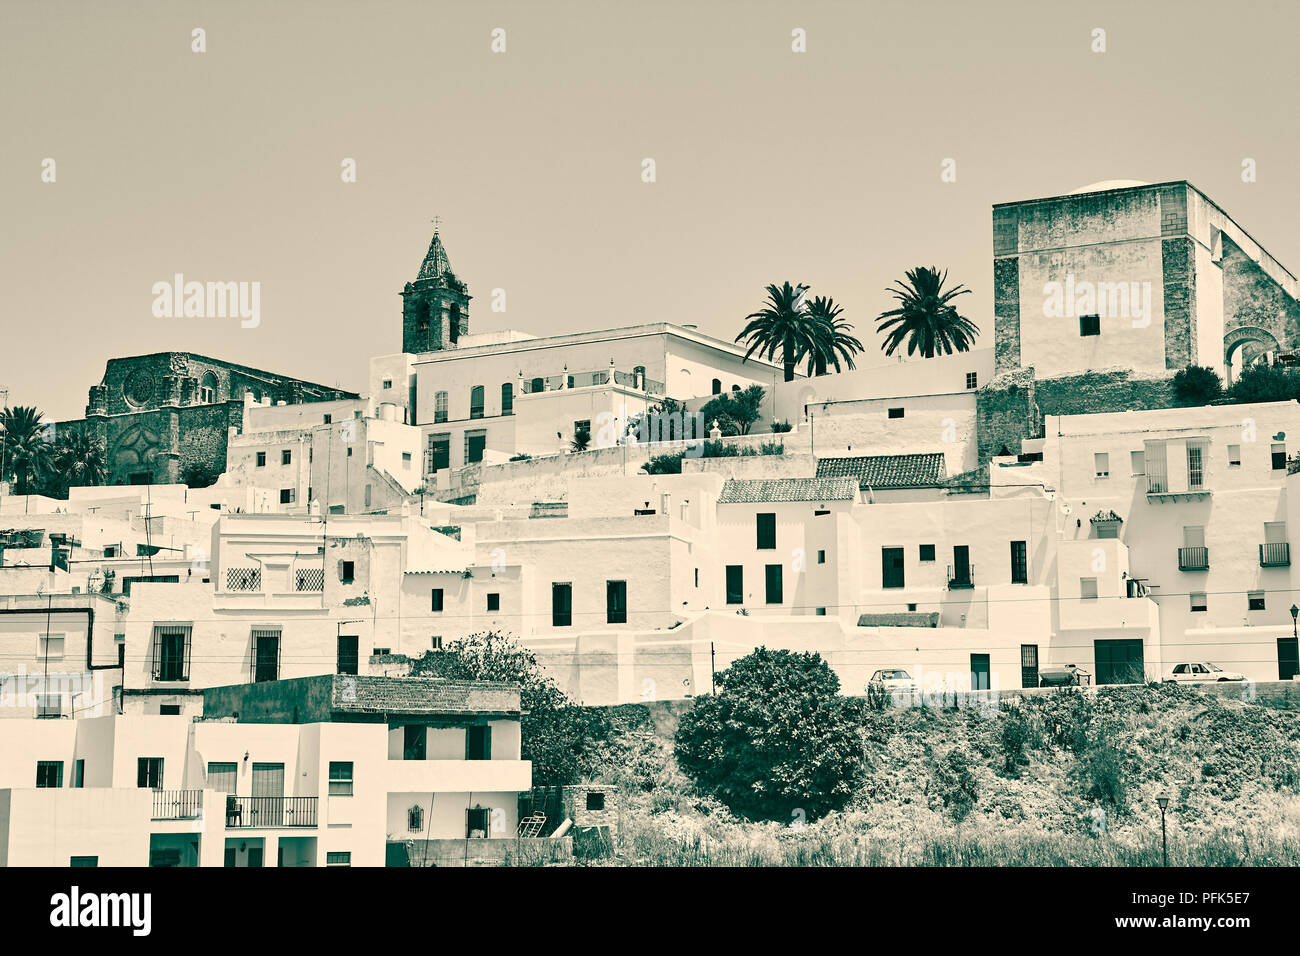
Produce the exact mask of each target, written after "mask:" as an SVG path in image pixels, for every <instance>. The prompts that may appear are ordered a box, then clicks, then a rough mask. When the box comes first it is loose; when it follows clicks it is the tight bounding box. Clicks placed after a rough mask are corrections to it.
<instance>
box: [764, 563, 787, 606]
mask: <svg viewBox="0 0 1300 956" xmlns="http://www.w3.org/2000/svg"><path fill="white" fill-rule="evenodd" d="M763 570H764V576H765V581H766V585H767V587H766V591H767V603H768V604H780V603H781V601H782V599H783V595H782V594H781V570H782V566H781V565H779V564H768V565H765V566H764V569H763Z"/></svg>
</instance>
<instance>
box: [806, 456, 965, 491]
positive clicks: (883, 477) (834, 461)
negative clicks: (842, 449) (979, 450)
mask: <svg viewBox="0 0 1300 956" xmlns="http://www.w3.org/2000/svg"><path fill="white" fill-rule="evenodd" d="M946 474H947V469H946V468H945V467H944V460H943V453H942V452H929V453H926V454H921V455H866V456H863V457H861V458H821V459H818V461H817V477H818V478H856V479H857V480H858V486H859V487H860V488H874V489H880V488H933V487H937V486H939V485H941V484H942V483H943V481H944V478H945V477H946Z"/></svg>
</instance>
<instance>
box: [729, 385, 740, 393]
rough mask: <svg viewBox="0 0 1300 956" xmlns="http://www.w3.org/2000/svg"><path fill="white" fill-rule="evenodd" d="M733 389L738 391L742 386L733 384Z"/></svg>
mask: <svg viewBox="0 0 1300 956" xmlns="http://www.w3.org/2000/svg"><path fill="white" fill-rule="evenodd" d="M731 390H732V391H733V392H738V391H740V386H739V385H733V386H731Z"/></svg>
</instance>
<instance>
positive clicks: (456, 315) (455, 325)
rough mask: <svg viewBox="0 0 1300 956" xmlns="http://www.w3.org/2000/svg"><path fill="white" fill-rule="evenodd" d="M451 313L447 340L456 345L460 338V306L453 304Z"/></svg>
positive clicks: (448, 321)
mask: <svg viewBox="0 0 1300 956" xmlns="http://www.w3.org/2000/svg"><path fill="white" fill-rule="evenodd" d="M450 312H451V314H450V316H449V317H448V320H447V340H448V341H449V342H451V344H452V345H455V344H456V340H457V339H459V338H460V306H459V305H457V304H456V303H455V302H453V303H452V304H451V310H450Z"/></svg>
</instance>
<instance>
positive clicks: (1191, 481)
mask: <svg viewBox="0 0 1300 956" xmlns="http://www.w3.org/2000/svg"><path fill="white" fill-rule="evenodd" d="M1205 448H1206V444H1205V442H1204V441H1189V442H1188V443H1187V488H1188V490H1189V491H1199V490H1200V489H1202V488H1204V487H1205Z"/></svg>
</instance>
